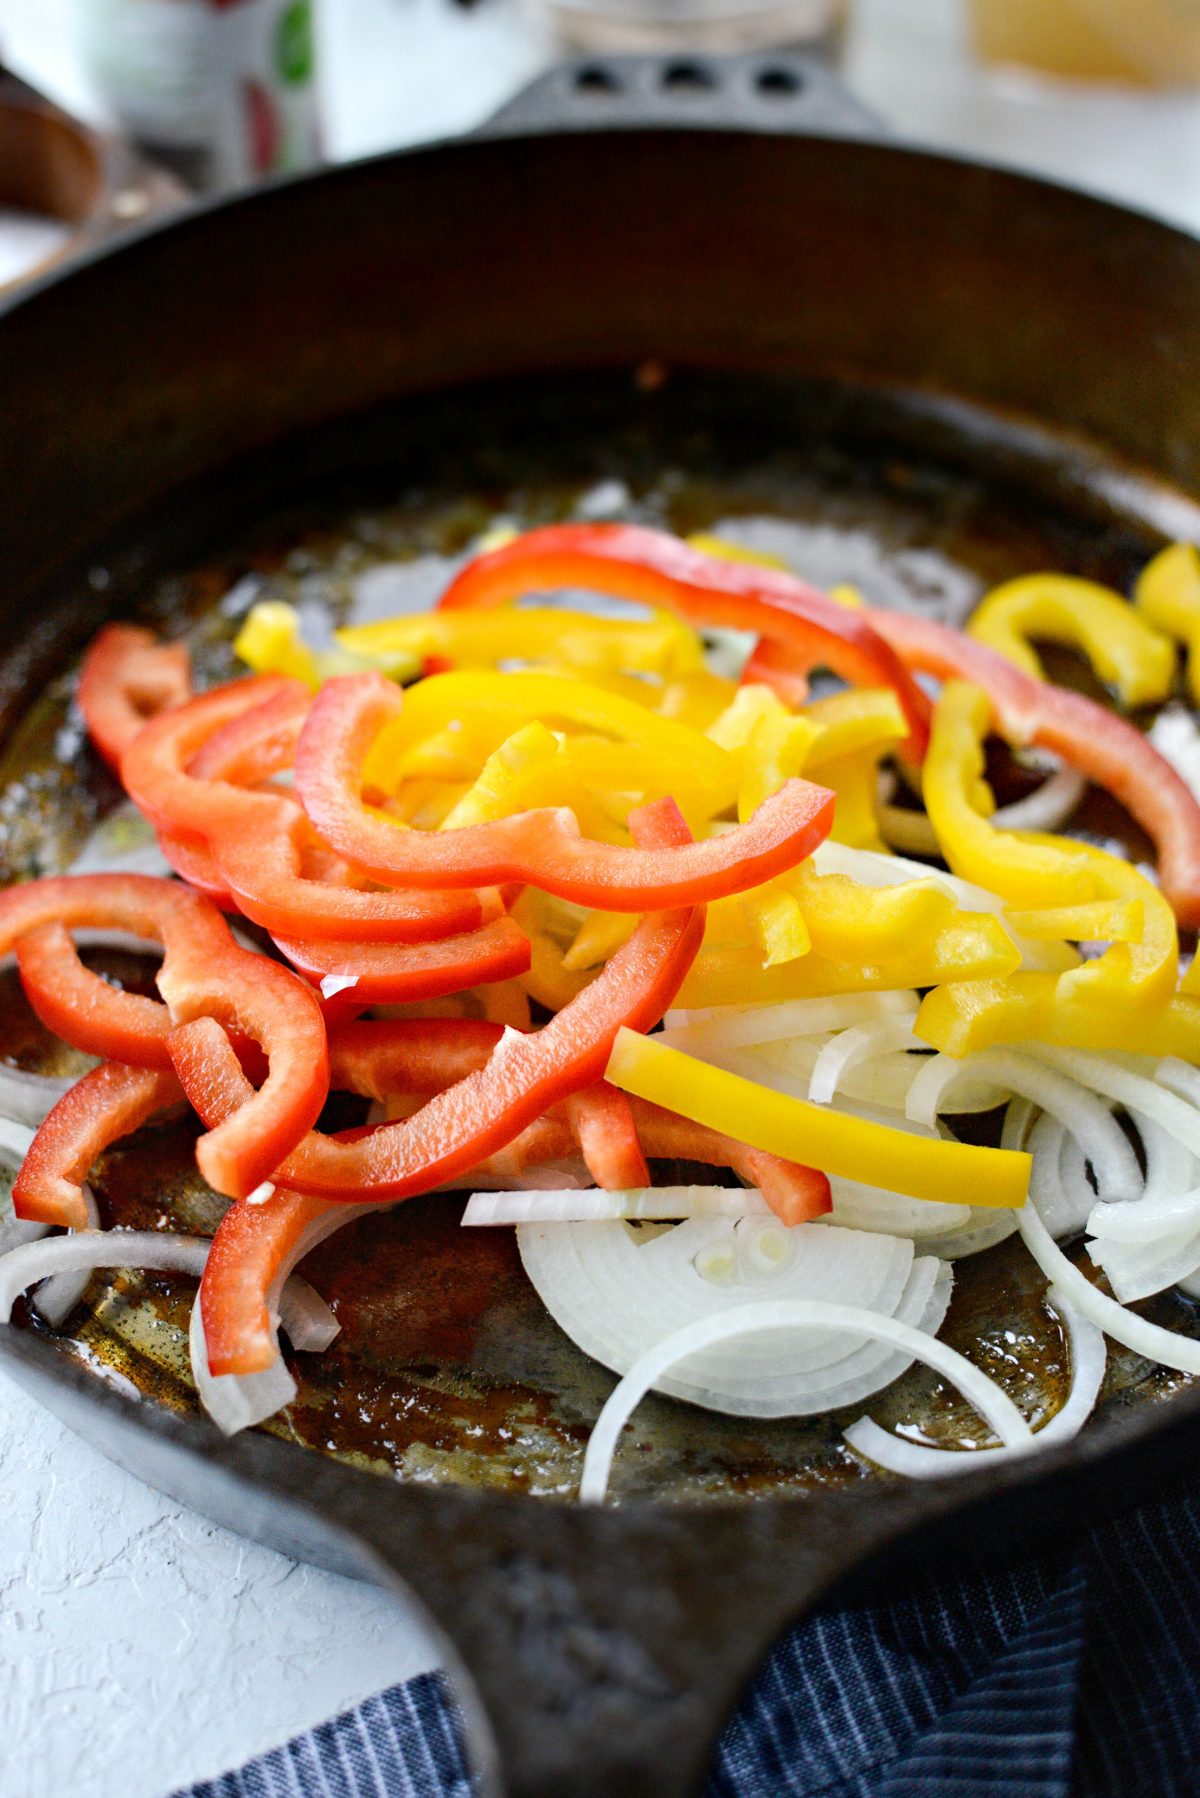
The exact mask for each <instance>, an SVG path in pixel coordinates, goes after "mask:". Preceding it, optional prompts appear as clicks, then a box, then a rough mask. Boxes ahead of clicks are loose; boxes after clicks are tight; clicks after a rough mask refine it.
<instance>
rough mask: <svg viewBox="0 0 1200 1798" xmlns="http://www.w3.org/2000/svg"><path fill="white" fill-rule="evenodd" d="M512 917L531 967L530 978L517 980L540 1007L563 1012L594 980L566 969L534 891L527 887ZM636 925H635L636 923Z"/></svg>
mask: <svg viewBox="0 0 1200 1798" xmlns="http://www.w3.org/2000/svg"><path fill="white" fill-rule="evenodd" d="M511 915H512V917H513V918H514V919H515V921H516V922H517V923H518V924H519V925H520V927H521V929H522V930H523V931H524V932H525V935H526V936H527V937H528V938H529V955H530V967H529V972H528V973H527V974H522V975H520V976H518V978H519V982H520V985H521V987H522V988H523V990H524V991H525V992H527V993H528V994H529V997H530V998H531V999H536V1000H537V1002H538V1004H539V1005H545V1006H546V1007H547V1008H548V1009H549V1010H550V1011H561V1010H562V1008H563V1006H564V1005H568V1004H569V1003H570V1001H571V1000H572V999H573V998H574V997H575V996H576V994H577V993H581V992H582V991H583V989H584V987H585V986H587V984H588V982H589V981H590V980H591V978H592V976H591V975H590V974H580V973H575V972H573V971H572V970H571V969H570V968H566V967H564V966H563V952H562V947H561V945H560V944H559V943H558V942H557V941H556V940H555V938H554V937H553V936H552V935H551V934H550V932H549V931H548V930H547V929H546V928H545V924H544V919H543V914H542V911H541V908H540V906H539V904H538V894H537V893H536V892H535V891H534V889H533V888H532V887H526V889H525V891H524V892H523V893H522V894H521V895H520V897H519V898H518V900H517V902H516V904H515V905H514V906H513V907H512V908H511ZM633 922H634V923H635V924H636V923H637V919H636V918H635V919H634V920H633Z"/></svg>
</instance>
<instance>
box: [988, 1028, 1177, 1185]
mask: <svg viewBox="0 0 1200 1798" xmlns="http://www.w3.org/2000/svg"><path fill="white" fill-rule="evenodd" d="M1023 1053H1024V1054H1025V1055H1026V1056H1028V1057H1030V1058H1031V1059H1033V1060H1035V1061H1037V1062H1038V1063H1039V1064H1041V1065H1042V1066H1044V1067H1047V1068H1052V1069H1054V1070H1055V1071H1056V1072H1058V1073H1059V1074H1062V1075H1065V1076H1066V1077H1067V1078H1068V1079H1071V1080H1075V1081H1078V1082H1080V1083H1081V1084H1083V1085H1086V1086H1088V1087H1090V1088H1091V1089H1092V1091H1093V1092H1097V1093H1101V1094H1103V1096H1104V1097H1105V1098H1106V1099H1111V1100H1112V1101H1113V1103H1114V1104H1116V1105H1126V1106H1128V1107H1129V1109H1130V1110H1131V1111H1140V1112H1141V1113H1142V1114H1143V1115H1144V1116H1146V1117H1148V1118H1149V1119H1150V1120H1151V1121H1152V1122H1153V1123H1155V1124H1159V1125H1160V1126H1161V1127H1162V1129H1164V1130H1165V1131H1166V1132H1167V1134H1168V1135H1169V1136H1173V1137H1174V1138H1175V1140H1176V1142H1179V1143H1182V1144H1183V1146H1184V1148H1185V1149H1187V1150H1188V1152H1189V1153H1190V1154H1192V1155H1198V1156H1200V1110H1197V1109H1196V1106H1195V1105H1193V1104H1191V1103H1190V1102H1189V1101H1188V1100H1186V1099H1181V1098H1179V1097H1178V1096H1177V1094H1176V1093H1175V1092H1173V1091H1171V1090H1170V1088H1169V1087H1168V1086H1167V1085H1166V1084H1165V1081H1167V1080H1171V1079H1172V1078H1177V1077H1178V1076H1177V1075H1173V1073H1172V1069H1171V1066H1170V1064H1169V1063H1167V1064H1160V1069H1159V1078H1157V1079H1154V1080H1151V1079H1148V1078H1147V1077H1146V1075H1145V1074H1139V1073H1135V1072H1134V1071H1133V1070H1132V1069H1131V1068H1129V1067H1127V1066H1126V1065H1125V1064H1124V1063H1123V1062H1122V1061H1121V1060H1120V1059H1119V1058H1118V1057H1116V1056H1110V1055H1096V1054H1094V1053H1093V1052H1092V1051H1091V1050H1089V1049H1060V1048H1054V1047H1051V1045H1050V1044H1048V1043H1027V1044H1026V1046H1025V1049H1024V1051H1023ZM1163 1065H1166V1068H1167V1072H1166V1076H1165V1080H1164V1077H1163V1072H1162V1069H1163ZM1047 1109H1050V1108H1049V1107H1048V1108H1047ZM1084 1140H1085V1143H1086V1139H1084ZM1087 1148H1088V1158H1089V1160H1090V1161H1091V1163H1092V1166H1093V1167H1096V1158H1095V1156H1094V1155H1093V1154H1092V1153H1091V1145H1090V1144H1087ZM1099 1171H1100V1170H1099V1168H1096V1172H1097V1175H1099ZM1102 1184H1103V1183H1102ZM1139 1186H1140V1183H1139ZM1101 1196H1102V1197H1104V1198H1107V1197H1109V1196H1121V1195H1109V1194H1107V1193H1102V1194H1101ZM1124 1196H1126V1197H1131V1196H1132V1195H1131V1194H1126V1195H1124Z"/></svg>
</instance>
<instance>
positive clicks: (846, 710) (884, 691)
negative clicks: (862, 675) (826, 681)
mask: <svg viewBox="0 0 1200 1798" xmlns="http://www.w3.org/2000/svg"><path fill="white" fill-rule="evenodd" d="M798 715H799V716H800V717H801V718H807V719H808V722H809V723H810V724H815V725H818V726H819V727H820V731H821V734H820V736H819V737H818V738H817V741H816V742H815V743H814V744H813V747H812V750H811V751H810V753H809V758H808V761H807V763H806V764H805V772H806V773H807V774H812V773H814V771H815V770H816V769H817V768H821V767H824V765H825V763H826V762H829V761H835V760H837V759H838V758H840V757H841V756H844V755H857V754H858V753H859V752H860V751H862V750H865V749H875V750H878V751H879V752H880V753H882V752H883V751H884V750H885V749H890V748H892V747H893V746H894V745H895V744H897V743H901V742H903V741H904V738H905V737H906V736H907V735H908V725H907V723H906V722H905V717H904V713H903V712H902V711H901V709H900V701H899V700H898V699H897V698H896V695H895V694H894V693H893V692H892V691H891V689H890V688H885V687H854V688H851V689H850V690H849V691H848V692H845V693H831V694H829V696H828V697H827V698H825V699H814V700H810V702H809V703H808V704H807V705H806V706H805V707H804V708H803V709H802V711H801V712H800V713H799V714H798Z"/></svg>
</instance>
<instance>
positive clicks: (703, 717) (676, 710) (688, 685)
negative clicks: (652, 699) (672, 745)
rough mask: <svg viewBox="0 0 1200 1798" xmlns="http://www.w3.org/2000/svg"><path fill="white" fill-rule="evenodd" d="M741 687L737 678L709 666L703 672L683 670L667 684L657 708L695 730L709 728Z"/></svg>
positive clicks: (666, 716)
mask: <svg viewBox="0 0 1200 1798" xmlns="http://www.w3.org/2000/svg"><path fill="white" fill-rule="evenodd" d="M737 690H738V689H737V683H736V681H731V680H726V679H725V677H724V675H721V674H710V673H709V672H708V670H707V669H705V670H704V671H703V672H702V673H700V674H683V675H680V677H679V679H678V680H673V681H668V682H667V683H666V684H665V685H664V686H663V688H662V692H661V696H660V698H659V700H658V705H657V707H656V710H657V711H658V712H659V714H660V715H661V716H662V717H663V718H676V719H678V721H679V723H680V724H690V725H691V727H692V729H693V730H702V731H707V730H708V729H709V727H710V726H711V725H712V724H713V723H714V722H715V720H716V719H717V718H719V717H720V715H721V713H722V712H723V711H724V710H725V708H726V706H728V705H730V704H731V703H732V701H733V699H734V696H735V695H736V693H737Z"/></svg>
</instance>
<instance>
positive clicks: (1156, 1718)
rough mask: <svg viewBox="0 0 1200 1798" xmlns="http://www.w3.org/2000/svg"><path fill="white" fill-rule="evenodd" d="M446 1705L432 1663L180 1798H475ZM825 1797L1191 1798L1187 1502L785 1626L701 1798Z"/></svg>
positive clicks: (1199, 1707)
mask: <svg viewBox="0 0 1200 1798" xmlns="http://www.w3.org/2000/svg"><path fill="white" fill-rule="evenodd" d="M453 1719H454V1712H453V1710H452V1708H451V1706H450V1704H449V1702H448V1699H447V1694H446V1691H445V1687H444V1685H443V1683H442V1681H441V1680H440V1678H439V1677H438V1676H437V1675H434V1674H426V1675H423V1676H422V1677H421V1678H420V1679H415V1680H411V1681H410V1682H409V1683H408V1684H406V1685H401V1686H393V1687H392V1688H391V1690H390V1691H387V1692H382V1693H380V1694H379V1695H378V1696H377V1697H375V1698H371V1699H368V1700H367V1702H366V1703H365V1704H363V1705H360V1706H359V1708H358V1709H357V1710H354V1711H348V1712H346V1714H345V1715H344V1716H341V1717H335V1718H334V1719H333V1721H332V1722H329V1723H324V1724H322V1725H321V1727H320V1728H319V1729H314V1730H312V1731H311V1732H310V1733H309V1734H307V1735H303V1736H299V1737H297V1738H296V1740H295V1741H292V1742H288V1743H287V1744H286V1745H285V1746H284V1747H282V1748H276V1749H274V1750H273V1751H272V1752H271V1753H270V1754H266V1755H263V1756H262V1758H261V1759H259V1760H255V1761H252V1762H251V1763H250V1764H249V1765H248V1766H246V1767H243V1768H242V1769H241V1770H240V1771H238V1772H233V1773H226V1774H224V1775H223V1776H222V1777H221V1778H219V1779H213V1780H206V1781H205V1782H204V1783H203V1784H201V1785H197V1786H192V1787H190V1788H189V1790H188V1792H187V1793H186V1794H183V1793H181V1794H178V1795H177V1798H470V1793H471V1781H470V1777H469V1774H468V1772H467V1768H466V1764H465V1761H464V1759H463V1754H462V1749H461V1746H460V1742H459V1737H458V1733H457V1730H456V1728H455V1724H454V1720H453ZM817 1794H820V1798H1068V1795H1070V1798H1137V1795H1138V1794H1146V1795H1147V1798H1193V1795H1196V1794H1200V1499H1193V1498H1190V1497H1175V1498H1172V1499H1170V1500H1167V1501H1165V1502H1162V1503H1160V1504H1157V1505H1155V1506H1154V1507H1151V1508H1147V1509H1145V1510H1143V1511H1141V1512H1139V1513H1137V1514H1136V1515H1134V1516H1133V1517H1126V1518H1123V1519H1121V1520H1120V1521H1119V1522H1115V1523H1109V1524H1103V1525H1101V1526H1099V1527H1098V1528H1096V1529H1094V1530H1093V1531H1092V1532H1091V1534H1090V1535H1089V1536H1088V1537H1087V1539H1086V1540H1085V1542H1084V1544H1083V1546H1082V1548H1080V1549H1079V1550H1078V1551H1076V1552H1072V1553H1065V1552H1064V1553H1059V1554H1055V1555H1050V1554H1047V1555H1044V1556H1042V1557H1040V1558H1037V1559H1033V1560H1023V1561H1021V1562H1017V1563H1013V1564H1012V1565H1009V1566H1006V1567H1001V1568H997V1569H992V1570H989V1571H988V1572H986V1573H976V1574H974V1575H960V1576H959V1577H956V1578H954V1579H947V1580H946V1581H945V1582H944V1583H942V1584H940V1585H938V1586H937V1587H936V1588H931V1589H928V1590H925V1591H923V1592H922V1593H921V1594H920V1596H918V1597H906V1598H902V1599H897V1600H894V1601H892V1602H890V1603H887V1604H876V1605H870V1606H867V1605H860V1606H854V1607H848V1608H845V1609H840V1610H827V1611H824V1612H821V1613H820V1614H819V1615H817V1616H814V1617H812V1618H810V1619H809V1620H808V1621H807V1622H806V1623H804V1624H803V1625H802V1626H801V1627H800V1628H798V1629H797V1630H795V1631H793V1632H792V1634H791V1635H789V1636H788V1637H786V1638H785V1639H784V1640H783V1641H782V1642H781V1643H780V1644H779V1645H778V1647H777V1648H776V1649H775V1651H774V1652H773V1654H772V1655H771V1657H770V1659H769V1661H768V1662H767V1665H766V1666H765V1667H764V1669H763V1671H762V1673H761V1674H760V1676H759V1678H758V1680H757V1681H756V1683H755V1685H754V1687H753V1689H752V1690H751V1691H750V1692H749V1693H748V1695H747V1697H746V1699H745V1700H744V1702H743V1704H742V1707H741V1709H740V1711H739V1712H738V1714H737V1716H736V1717H734V1719H733V1721H732V1722H731V1723H730V1724H729V1726H728V1728H727V1729H726V1731H725V1733H724V1735H723V1737H722V1739H721V1743H720V1746H719V1748H718V1751H717V1756H716V1759H715V1761H714V1764H713V1768H712V1773H711V1776H710V1782H709V1787H708V1793H707V1798H817ZM564 1798H565V1795H564Z"/></svg>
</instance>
